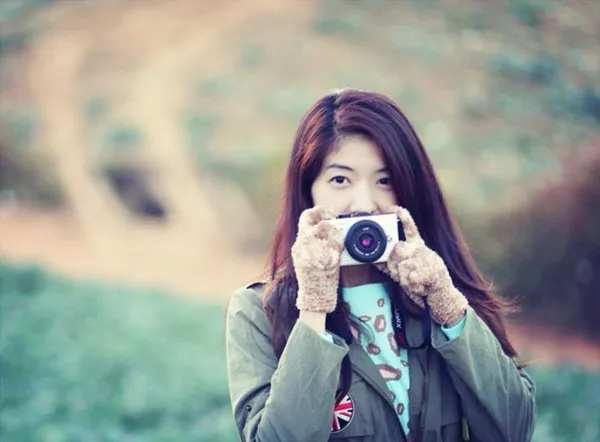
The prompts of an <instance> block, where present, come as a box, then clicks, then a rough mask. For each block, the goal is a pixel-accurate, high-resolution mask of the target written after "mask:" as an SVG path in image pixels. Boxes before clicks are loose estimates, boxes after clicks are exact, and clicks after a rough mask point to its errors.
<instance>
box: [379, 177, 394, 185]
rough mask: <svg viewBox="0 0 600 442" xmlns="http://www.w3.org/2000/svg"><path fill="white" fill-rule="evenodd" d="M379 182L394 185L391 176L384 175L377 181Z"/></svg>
mask: <svg viewBox="0 0 600 442" xmlns="http://www.w3.org/2000/svg"><path fill="white" fill-rule="evenodd" d="M377 183H378V184H381V185H382V186H391V185H392V180H391V178H390V177H389V176H386V177H383V178H379V180H378V181H377Z"/></svg>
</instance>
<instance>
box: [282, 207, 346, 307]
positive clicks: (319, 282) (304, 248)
mask: <svg viewBox="0 0 600 442" xmlns="http://www.w3.org/2000/svg"><path fill="white" fill-rule="evenodd" d="M333 218H334V215H333V214H332V213H331V212H329V211H328V210H327V209H324V208H322V207H313V208H310V209H307V210H305V211H304V212H303V213H302V215H301V216H300V220H299V221H298V236H297V237H296V241H295V243H294V245H293V246H292V260H293V262H294V270H295V272H296V278H297V280H298V298H297V300H296V307H298V310H305V311H311V312H322V313H330V312H332V311H334V310H335V307H336V304H337V289H338V283H339V273H340V259H341V255H342V250H343V249H344V242H343V238H342V234H341V233H340V232H339V230H337V229H336V228H335V227H333V226H332V225H331V224H329V223H327V222H326V220H328V219H333Z"/></svg>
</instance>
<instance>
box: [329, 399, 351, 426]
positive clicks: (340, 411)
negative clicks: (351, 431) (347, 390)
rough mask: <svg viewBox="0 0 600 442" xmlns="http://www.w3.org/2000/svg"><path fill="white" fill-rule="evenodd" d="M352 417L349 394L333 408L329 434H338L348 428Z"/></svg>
mask: <svg viewBox="0 0 600 442" xmlns="http://www.w3.org/2000/svg"><path fill="white" fill-rule="evenodd" d="M353 416H354V401H353V400H352V398H351V397H350V395H349V394H347V395H346V396H344V398H343V399H342V400H341V401H340V402H339V403H338V404H337V405H336V406H335V408H334V410H333V419H332V421H331V432H332V433H338V432H340V431H342V430H343V429H344V428H346V427H347V426H348V424H349V423H350V422H351V421H352V417H353Z"/></svg>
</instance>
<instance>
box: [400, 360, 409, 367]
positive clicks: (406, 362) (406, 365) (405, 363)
mask: <svg viewBox="0 0 600 442" xmlns="http://www.w3.org/2000/svg"><path fill="white" fill-rule="evenodd" d="M400 363H401V364H402V365H404V366H405V367H408V361H405V360H404V359H402V360H401V361H400Z"/></svg>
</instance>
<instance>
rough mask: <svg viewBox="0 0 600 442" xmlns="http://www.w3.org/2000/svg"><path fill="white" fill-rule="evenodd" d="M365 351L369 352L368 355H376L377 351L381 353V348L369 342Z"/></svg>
mask: <svg viewBox="0 0 600 442" xmlns="http://www.w3.org/2000/svg"><path fill="white" fill-rule="evenodd" d="M367 353H369V354H370V355H378V354H379V353H381V349H380V348H379V347H378V346H377V345H375V344H373V343H371V344H369V345H367Z"/></svg>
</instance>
